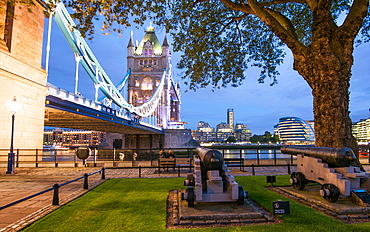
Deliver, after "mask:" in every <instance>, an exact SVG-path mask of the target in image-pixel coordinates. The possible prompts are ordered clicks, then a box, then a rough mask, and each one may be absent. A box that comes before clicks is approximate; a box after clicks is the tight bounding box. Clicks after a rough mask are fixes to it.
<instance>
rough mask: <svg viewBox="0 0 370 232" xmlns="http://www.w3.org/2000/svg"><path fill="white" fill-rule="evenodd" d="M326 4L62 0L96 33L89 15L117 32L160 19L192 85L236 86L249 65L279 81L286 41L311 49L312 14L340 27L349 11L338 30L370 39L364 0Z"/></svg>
mask: <svg viewBox="0 0 370 232" xmlns="http://www.w3.org/2000/svg"><path fill="white" fill-rule="evenodd" d="M323 2H328V3H329V4H326V5H328V6H329V8H325V6H326V5H325V4H322V3H321V1H317V0H249V1H242V0H237V1H231V0H193V1H184V0H180V1H179V0H172V1H166V0H141V1H136V0H135V1H129V0H93V1H84V0H73V1H72V0H66V3H67V5H68V6H69V7H71V8H73V11H74V13H73V15H72V16H73V17H74V18H76V19H77V20H78V22H79V30H81V32H82V33H83V34H84V35H87V36H92V35H93V34H94V24H93V19H98V20H99V19H103V26H102V29H103V30H106V31H108V32H112V31H113V32H114V31H116V32H118V33H121V32H122V27H121V26H124V27H128V26H132V25H133V24H143V23H145V21H146V20H155V21H156V23H157V24H159V25H165V26H166V29H167V30H168V31H169V32H170V33H171V34H172V37H173V40H174V44H173V45H174V51H182V54H183V55H182V57H181V60H180V62H179V64H178V67H179V68H181V69H183V70H184V72H183V76H182V77H183V78H184V79H185V82H186V83H187V84H188V85H189V87H190V89H197V88H202V87H205V86H208V85H212V86H213V87H216V88H220V87H226V86H227V85H229V84H230V85H231V86H239V85H240V84H242V82H243V80H244V79H245V78H246V73H245V70H247V68H248V67H259V68H260V69H261V72H260V77H259V79H258V81H259V82H261V83H263V82H264V81H265V80H266V79H269V82H270V83H271V84H272V85H273V84H275V83H277V79H276V77H277V75H279V72H278V70H277V67H278V66H279V65H280V64H282V62H283V59H284V57H285V51H284V45H287V46H288V47H289V48H290V49H291V50H292V51H293V54H294V53H297V51H298V50H302V49H303V48H305V47H309V46H310V45H311V43H312V40H313V37H314V36H315V35H314V34H313V33H312V30H313V27H315V23H320V22H315V21H316V20H317V19H318V18H319V17H317V15H324V14H325V17H327V18H329V19H330V23H334V24H337V25H339V22H338V21H340V20H339V19H343V17H344V16H346V18H345V21H344V22H345V23H344V24H343V25H342V26H341V30H340V31H339V33H341V34H342V35H343V37H344V38H345V39H346V36H348V37H352V38H355V36H356V34H357V33H358V30H359V29H360V28H362V29H361V31H360V33H359V36H358V37H357V42H358V43H362V42H368V41H369V39H370V34H369V31H370V30H369V27H370V23H369V21H370V16H369V9H368V0H326V1H323ZM364 8H365V9H367V11H364ZM364 13H365V14H366V13H367V16H366V15H364ZM365 16H366V17H365ZM355 21H356V23H354V22H355ZM358 21H361V23H358ZM338 27H339V26H338Z"/></svg>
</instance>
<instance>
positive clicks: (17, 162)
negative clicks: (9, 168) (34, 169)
mask: <svg viewBox="0 0 370 232" xmlns="http://www.w3.org/2000/svg"><path fill="white" fill-rule="evenodd" d="M15 166H16V167H17V168H18V167H19V148H18V149H17V160H16V161H15Z"/></svg>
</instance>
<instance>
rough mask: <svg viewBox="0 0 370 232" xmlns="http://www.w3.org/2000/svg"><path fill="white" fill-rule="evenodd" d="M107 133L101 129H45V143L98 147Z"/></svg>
mask: <svg viewBox="0 0 370 232" xmlns="http://www.w3.org/2000/svg"><path fill="white" fill-rule="evenodd" d="M105 136H106V133H105V132H100V131H84V130H73V129H71V130H69V129H60V128H56V129H53V130H51V129H50V130H45V131H44V145H59V146H64V147H79V146H91V147H96V146H98V145H99V144H100V143H101V142H102V141H104V140H105Z"/></svg>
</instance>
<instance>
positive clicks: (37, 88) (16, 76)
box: [0, 0, 46, 148]
mask: <svg viewBox="0 0 370 232" xmlns="http://www.w3.org/2000/svg"><path fill="white" fill-rule="evenodd" d="M5 2H6V1H5V0H0V4H1V6H2V8H1V10H0V31H1V33H0V92H1V95H0V102H1V106H2V107H0V138H1V139H0V148H9V147H10V137H11V113H10V109H9V103H10V102H11V101H12V100H13V98H14V97H16V99H17V102H18V105H19V108H18V111H17V113H16V116H15V132H14V148H42V140H43V131H44V112H45V92H46V74H45V71H44V70H43V69H42V68H41V59H42V39H43V33H44V14H43V8H42V6H41V5H40V4H39V3H37V2H36V3H35V5H34V6H22V5H16V6H15V7H13V8H11V7H9V6H7V7H6V4H5ZM12 10H14V14H11V13H10V14H9V12H12ZM7 13H8V15H7Z"/></svg>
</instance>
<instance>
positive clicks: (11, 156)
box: [6, 96, 18, 174]
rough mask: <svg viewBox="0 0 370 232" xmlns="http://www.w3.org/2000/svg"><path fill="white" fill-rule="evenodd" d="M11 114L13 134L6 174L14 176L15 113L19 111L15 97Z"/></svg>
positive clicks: (11, 104)
mask: <svg viewBox="0 0 370 232" xmlns="http://www.w3.org/2000/svg"><path fill="white" fill-rule="evenodd" d="M9 106H10V112H11V114H12V133H11V137H10V152H9V153H8V169H7V172H6V174H13V173H14V152H13V141H14V139H13V138H14V120H15V113H16V112H17V109H18V103H17V99H16V98H15V96H14V99H13V101H12V102H11V103H10V105H9Z"/></svg>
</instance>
